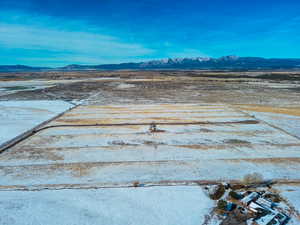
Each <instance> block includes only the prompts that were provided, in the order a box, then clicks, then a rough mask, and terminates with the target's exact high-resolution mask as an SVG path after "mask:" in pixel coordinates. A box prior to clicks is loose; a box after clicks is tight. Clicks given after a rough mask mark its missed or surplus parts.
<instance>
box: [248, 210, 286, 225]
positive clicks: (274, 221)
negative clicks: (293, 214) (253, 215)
mask: <svg viewBox="0 0 300 225" xmlns="http://www.w3.org/2000/svg"><path fill="white" fill-rule="evenodd" d="M288 220H289V217H288V216H286V215H284V214H283V213H274V212H271V213H269V214H267V215H265V216H263V217H260V218H258V219H256V220H255V222H254V224H256V225H283V224H285V223H286V222H287V221H288Z"/></svg>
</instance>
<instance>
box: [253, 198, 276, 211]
mask: <svg viewBox="0 0 300 225" xmlns="http://www.w3.org/2000/svg"><path fill="white" fill-rule="evenodd" d="M255 202H256V203H257V204H259V205H261V206H262V207H264V208H266V209H272V208H273V206H274V203H272V202H271V201H269V200H267V199H265V198H258V199H257V200H256V201H255Z"/></svg>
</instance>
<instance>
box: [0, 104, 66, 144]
mask: <svg viewBox="0 0 300 225" xmlns="http://www.w3.org/2000/svg"><path fill="white" fill-rule="evenodd" d="M71 107H72V105H71V104H69V103H67V102H64V101H0V146H1V145H2V144H4V143H5V142H7V141H9V140H11V139H13V138H15V137H17V136H19V135H21V134H22V133H24V132H26V131H28V130H30V129H32V128H34V127H35V126H37V125H39V124H41V123H43V122H45V121H47V120H49V119H51V118H53V117H54V116H56V115H58V114H60V113H62V112H64V111H66V110H67V109H69V108H71Z"/></svg>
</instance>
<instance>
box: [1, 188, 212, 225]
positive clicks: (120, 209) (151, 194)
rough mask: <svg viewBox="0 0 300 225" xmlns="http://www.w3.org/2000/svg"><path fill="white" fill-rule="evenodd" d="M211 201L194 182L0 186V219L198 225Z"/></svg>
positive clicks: (8, 222) (52, 224)
mask: <svg viewBox="0 0 300 225" xmlns="http://www.w3.org/2000/svg"><path fill="white" fill-rule="evenodd" d="M213 204H214V202H213V201H211V200H210V199H209V198H208V197H207V196H206V195H205V194H204V193H203V191H202V189H201V188H200V187H180V186H178V187H152V188H117V189H115V188H112V189H97V190H55V191H33V192H21V191H10V192H6V191H0V215H1V216H0V224H1V225H21V224H22V225H33V224H34V225H39V224H41V225H57V224H61V225H136V224H141V225H158V224H161V225H175V224H178V225H179V224H184V225H201V224H203V222H204V220H205V216H206V215H208V214H209V212H210V211H211V208H212V207H213Z"/></svg>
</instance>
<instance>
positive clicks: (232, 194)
mask: <svg viewBox="0 0 300 225" xmlns="http://www.w3.org/2000/svg"><path fill="white" fill-rule="evenodd" d="M229 196H230V197H231V198H233V199H236V200H239V199H241V198H242V196H241V195H239V194H238V193H236V192H235V191H230V192H229Z"/></svg>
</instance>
